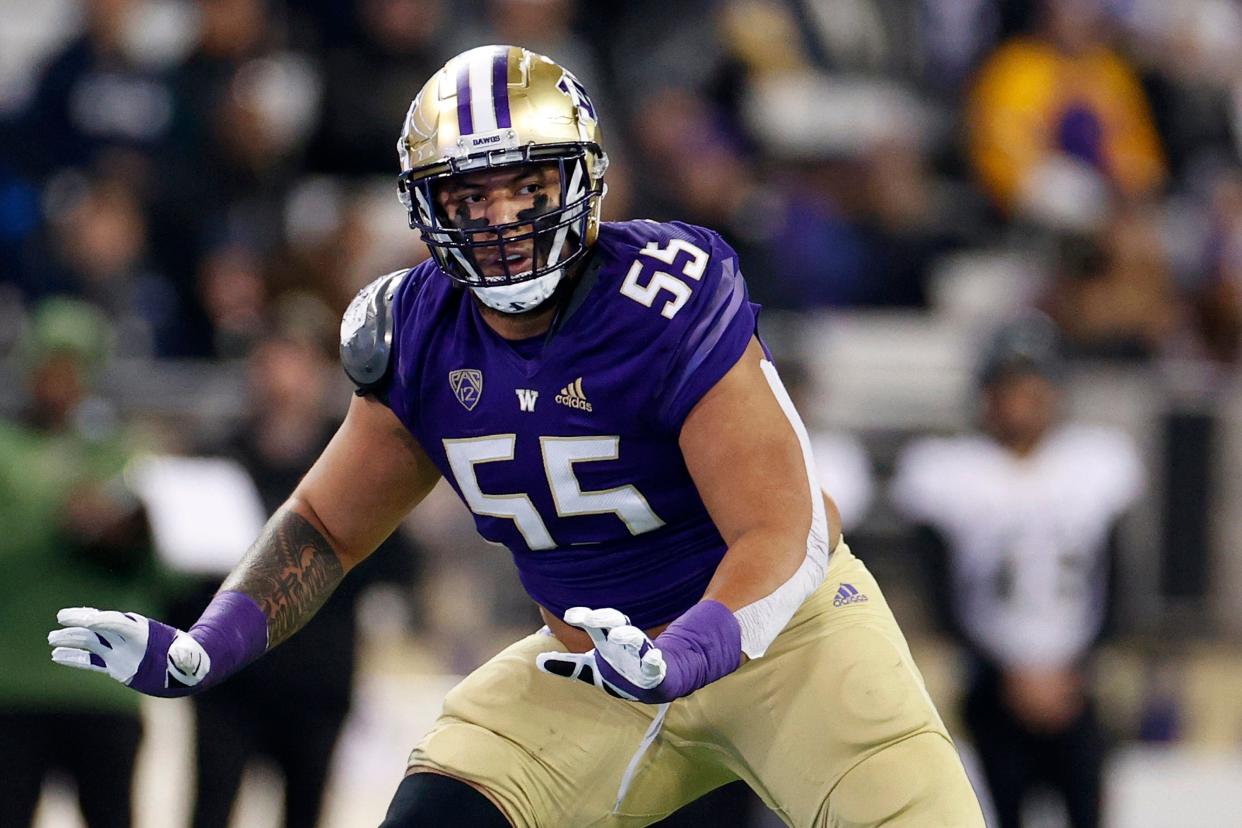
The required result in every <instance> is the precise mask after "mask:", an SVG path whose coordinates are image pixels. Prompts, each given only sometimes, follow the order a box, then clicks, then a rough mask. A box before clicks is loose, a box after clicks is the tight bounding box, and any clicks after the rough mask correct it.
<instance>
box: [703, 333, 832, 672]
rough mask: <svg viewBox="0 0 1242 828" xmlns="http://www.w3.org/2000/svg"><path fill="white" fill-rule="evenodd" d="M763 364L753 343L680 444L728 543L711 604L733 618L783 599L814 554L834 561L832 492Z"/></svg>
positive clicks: (711, 586) (716, 388)
mask: <svg viewBox="0 0 1242 828" xmlns="http://www.w3.org/2000/svg"><path fill="white" fill-rule="evenodd" d="M767 365H768V369H769V370H770V368H771V364H770V363H767ZM763 366H764V356H763V351H762V349H761V348H760V346H759V343H758V342H757V341H752V342H751V344H750V346H749V347H748V348H747V349H746V352H745V353H744V354H743V355H742V358H741V359H740V360H738V362H737V364H736V365H734V366H733V368H731V369H730V370H729V372H728V373H727V374H725V376H724V377H723V378H722V379H721V380H720V382H718V383H717V384H716V385H715V386H714V387H713V388H712V389H711V390H710V391H708V392H707V393H706V394H705V395H704V396H703V398H702V399H701V400H700V401H699V402H698V404H697V405H696V406H695V407H694V408H693V409H692V410H691V412H690V415H689V416H688V417H687V418H686V422H685V425H684V426H683V427H682V431H681V439H680V444H681V451H682V456H683V457H684V458H685V462H686V468H687V469H689V471H690V475H691V477H693V478H694V483H695V487H696V488H697V489H698V491H699V496H700V497H701V498H702V499H703V504H704V505H705V506H706V507H707V511H708V513H709V514H711V516H712V522H713V523H715V524H716V528H717V529H718V530H719V531H720V535H721V537H723V538H724V541H725V543H726V544H727V545H728V552H727V553H726V554H725V556H724V559H723V560H721V562H720V565H719V566H718V567H717V569H716V574H715V576H713V578H712V580H711V582H710V583H709V584H708V587H707V591H706V593H705V594H704V596H703V597H704V599H705V600H715V601H719V602H720V603H722V604H724V605H725V606H726V607H728V608H729V609H730V610H731V611H732V612H734V613H738V612H741V611H743V610H745V608H747V607H750V606H752V605H754V604H755V603H756V602H759V601H762V600H763V599H765V598H767V597H768V596H770V595H772V594H773V593H775V592H777V590H779V589H780V588H781V587H782V586H783V585H784V584H786V583H787V582H789V580H790V579H791V578H792V577H793V576H794V574H795V573H796V572H797V571H798V569H799V568H800V567H802V566H803V565H804V563H805V562H806V561H808V560H809V559H810V557H812V556H818V557H819V558H820V559H821V560H823V561H824V562H826V561H827V550H828V548H829V547H828V518H827V514H826V510H825V508H824V507H825V504H824V501H823V494H822V493H821V491H820V489H819V486H818V485H817V484H815V483H814V482H812V479H811V469H810V468H809V466H808V459H807V455H806V453H805V452H804V449H803V446H802V445H801V443H800V442H799V439H798V434H797V432H796V431H795V429H794V422H795V421H796V419H797V414H796V413H794V411H793V407H792V404H790V403H789V402H788V399H787V398H786V400H785V401H784V402H783V403H782V401H781V400H780V399H778V396H777V394H778V393H779V394H781V395H782V396H783V395H784V390H783V389H779V391H778V390H777V389H776V388H774V387H773V385H772V382H777V383H778V384H779V381H776V380H775V374H774V373H773V374H772V382H770V381H769V378H768V376H766V375H765V369H764V367H763ZM799 603H800V602H799ZM794 609H796V606H795V607H794ZM790 615H792V613H790ZM785 620H786V621H788V618H786V619H785ZM781 626H782V627H783V626H784V625H783V624H782V625H781ZM778 631H779V630H778ZM767 641H770V638H768V639H767ZM767 641H764V642H763V644H762V649H766V646H767ZM757 643H758V642H756V644H757ZM745 649H747V650H751V649H752V647H749V646H748V647H745ZM755 654H756V655H760V654H762V652H761V651H760V652H757V653H755Z"/></svg>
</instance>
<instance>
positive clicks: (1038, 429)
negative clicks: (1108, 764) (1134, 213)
mask: <svg viewBox="0 0 1242 828" xmlns="http://www.w3.org/2000/svg"><path fill="white" fill-rule="evenodd" d="M1062 371H1063V366H1062V363H1061V359H1060V356H1059V345H1058V342H1057V338H1056V330H1055V327H1054V326H1053V324H1052V323H1051V321H1050V320H1048V319H1047V318H1046V317H1043V316H1042V315H1041V316H1036V315H1031V316H1028V317H1024V318H1021V319H1019V320H1017V321H1015V322H1013V323H1011V324H1009V325H1007V326H1005V327H1002V329H1001V330H1000V331H999V332H998V333H997V335H996V337H995V338H994V339H993V341H992V342H991V343H990V345H989V347H988V349H987V351H986V353H985V355H984V358H983V360H982V365H981V369H980V373H979V380H980V394H981V405H982V411H981V420H982V422H981V431H980V432H979V433H975V434H967V435H963V436H960V437H952V438H921V439H917V440H915V441H914V442H913V443H912V444H910V445H909V446H907V447H906V448H905V449H904V451H903V452H902V454H901V456H900V457H899V459H898V463H897V471H896V476H895V479H894V482H893V497H894V500H895V503H896V505H897V507H898V508H899V509H900V511H902V512H903V513H904V514H905V515H906V516H907V517H909V518H910V519H911V520H913V521H914V522H916V523H917V524H919V525H920V526H922V527H923V529H922V532H921V536H922V538H923V541H924V549H923V550H922V551H923V552H924V553H925V554H928V555H929V556H930V558H931V559H930V560H929V561H928V563H930V564H931V565H932V567H933V573H934V579H935V581H937V582H938V588H937V589H936V591H935V592H934V595H935V596H936V597H937V598H938V603H939V605H940V609H941V610H942V611H943V613H944V615H945V616H946V619H945V620H946V623H947V624H948V626H949V628H950V629H951V630H953V631H954V632H956V633H957V635H958V637H959V638H960V640H961V643H962V644H963V646H964V647H965V649H966V652H967V654H968V656H969V658H970V662H971V671H970V678H969V688H968V691H967V696H966V700H965V720H966V723H967V725H968V727H969V728H970V731H971V734H972V738H973V741H974V744H975V747H976V749H977V750H978V753H979V756H980V758H981V760H982V763H983V767H984V772H985V775H986V777H987V783H988V787H989V788H990V789H991V795H992V801H993V804H994V806H995V809H996V815H997V817H998V820H999V821H998V825H999V826H1000V828H1019V826H1021V825H1022V817H1021V815H1022V811H1023V805H1024V803H1025V802H1026V801H1027V798H1028V795H1029V794H1030V792H1031V790H1032V788H1033V787H1035V786H1036V785H1038V784H1039V783H1044V784H1047V785H1050V786H1052V787H1053V788H1054V789H1055V790H1056V791H1057V792H1058V793H1059V794H1060V796H1061V797H1062V798H1063V799H1064V802H1065V809H1066V811H1067V813H1068V815H1069V821H1070V824H1071V825H1073V826H1074V828H1087V827H1088V826H1096V825H1099V824H1101V816H1100V810H1101V772H1102V766H1103V759H1104V737H1103V734H1102V731H1101V728H1100V725H1099V723H1098V722H1097V720H1096V713H1095V710H1094V705H1093V702H1092V693H1091V688H1090V683H1091V673H1090V668H1091V655H1092V652H1093V649H1094V647H1095V646H1096V643H1097V640H1098V638H1099V636H1100V635H1101V633H1102V631H1103V629H1104V626H1105V622H1106V618H1107V616H1108V612H1109V608H1110V600H1109V599H1110V592H1111V590H1112V588H1113V587H1114V586H1115V584H1114V578H1113V574H1112V569H1113V566H1114V564H1115V556H1116V554H1117V549H1116V545H1117V532H1116V530H1117V524H1118V521H1119V519H1120V518H1121V516H1122V515H1123V514H1124V513H1125V512H1126V511H1127V510H1128V509H1129V508H1130V507H1131V506H1132V505H1133V503H1134V501H1135V499H1136V498H1137V497H1138V495H1139V492H1140V489H1141V488H1142V486H1143V480H1144V472H1143V470H1142V467H1141V465H1140V462H1139V459H1138V454H1137V451H1136V449H1135V446H1134V445H1133V443H1132V442H1131V441H1130V439H1129V438H1128V437H1127V436H1125V435H1123V434H1121V433H1119V432H1115V431H1112V430H1108V429H1105V428H1101V427H1094V426H1087V425H1081V424H1077V423H1067V422H1064V421H1063V419H1062V416H1061V414H1060V412H1059V404H1060V389H1059V379H1060V377H1061V375H1062Z"/></svg>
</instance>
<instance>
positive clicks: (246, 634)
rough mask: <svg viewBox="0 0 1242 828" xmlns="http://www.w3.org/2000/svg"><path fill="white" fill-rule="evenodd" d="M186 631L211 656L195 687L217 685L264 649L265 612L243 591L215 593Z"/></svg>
mask: <svg viewBox="0 0 1242 828" xmlns="http://www.w3.org/2000/svg"><path fill="white" fill-rule="evenodd" d="M187 632H188V633H189V635H190V637H191V638H193V639H194V640H195V641H197V642H198V643H199V644H201V645H202V646H203V649H204V650H206V651H207V655H208V656H210V657H211V669H210V670H209V671H208V672H207V675H206V676H204V677H203V681H202V683H201V684H200V685H199V687H198V689H205V688H207V687H211V686H212V685H215V684H219V683H220V682H221V681H223V680H224V679H226V678H228V677H229V676H231V675H233V674H234V673H236V672H237V671H238V670H240V669H241V668H243V667H245V666H246V665H247V664H249V663H250V662H252V661H254V660H255V659H257V658H258V657H259V656H261V655H263V654H264V653H265V652H267V615H266V614H265V613H264V612H263V610H262V609H260V608H259V605H258V604H256V603H255V602H254V599H253V598H251V597H250V596H249V595H247V594H245V593H244V592H236V591H233V590H226V591H224V592H217V593H216V595H215V597H214V598H212V599H211V603H210V604H208V605H207V609H205V610H203V614H202V615H201V616H199V619H198V621H196V622H195V623H194V626H193V627H190V629H189V630H188V631H187Z"/></svg>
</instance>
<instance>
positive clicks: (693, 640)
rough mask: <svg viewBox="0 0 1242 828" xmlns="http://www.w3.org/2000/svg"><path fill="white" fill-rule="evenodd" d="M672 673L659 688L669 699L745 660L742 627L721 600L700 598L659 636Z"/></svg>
mask: <svg viewBox="0 0 1242 828" xmlns="http://www.w3.org/2000/svg"><path fill="white" fill-rule="evenodd" d="M654 644H655V646H656V647H658V648H659V649H660V652H662V653H663V654H664V663H665V664H666V665H667V666H668V674H667V675H666V676H665V678H664V681H662V682H660V685H659V687H658V688H657V689H658V690H659V691H660V695H661V696H665V697H667V699H676V698H681V697H682V696H688V695H690V694H691V693H693V692H694V691H695V690H698V689H699V688H701V687H704V686H706V685H708V684H711V683H712V682H713V681H716V680H717V679H719V678H723V677H724V676H727V675H728V674H729V673H732V672H733V671H734V670H736V669H737V668H738V666H739V665H741V663H742V628H741V626H740V625H739V624H738V622H737V619H736V618H735V617H734V616H733V612H732V610H730V609H729V608H728V607H726V606H725V605H724V604H722V603H720V602H719V601H711V600H707V601H700V602H699V603H697V604H695V605H694V606H693V607H691V608H690V609H688V610H686V611H685V612H684V613H682V614H681V616H680V617H679V618H678V619H677V620H676V621H674V622H673V623H671V624H669V625H668V627H667V629H665V630H664V632H662V633H660V635H659V636H657V637H656V639H655V642H654Z"/></svg>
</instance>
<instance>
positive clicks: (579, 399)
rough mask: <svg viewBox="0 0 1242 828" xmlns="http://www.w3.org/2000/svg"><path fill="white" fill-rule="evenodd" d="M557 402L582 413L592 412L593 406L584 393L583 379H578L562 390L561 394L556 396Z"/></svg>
mask: <svg viewBox="0 0 1242 828" xmlns="http://www.w3.org/2000/svg"><path fill="white" fill-rule="evenodd" d="M556 401H557V402H558V403H560V404H561V405H567V406H569V407H570V408H577V409H579V410H581V411H590V410H591V404H590V403H589V402H587V398H586V394H584V393H582V377H578V378H577V379H576V380H574V381H573V382H571V383H570V384H569V385H566V386H565V387H564V388H562V389H561V393H559V394H557V395H556Z"/></svg>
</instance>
